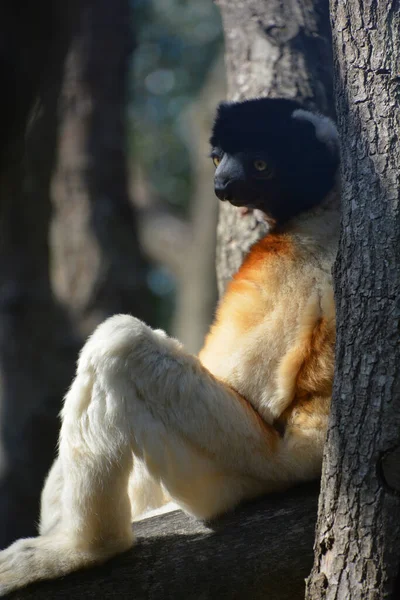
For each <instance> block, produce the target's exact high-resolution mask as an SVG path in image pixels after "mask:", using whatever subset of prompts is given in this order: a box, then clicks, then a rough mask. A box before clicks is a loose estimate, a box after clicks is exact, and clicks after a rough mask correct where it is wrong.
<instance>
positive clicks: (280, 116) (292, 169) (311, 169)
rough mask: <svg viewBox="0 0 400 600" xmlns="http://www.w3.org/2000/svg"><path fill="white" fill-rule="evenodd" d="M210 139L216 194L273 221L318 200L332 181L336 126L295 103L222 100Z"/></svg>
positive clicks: (286, 216) (303, 209)
mask: <svg viewBox="0 0 400 600" xmlns="http://www.w3.org/2000/svg"><path fill="white" fill-rule="evenodd" d="M210 142H211V158H212V160H213V162H214V165H215V167H216V170H215V178H214V190H215V194H216V195H217V197H218V198H219V199H220V200H223V201H228V202H230V203H231V204H233V205H234V206H245V207H248V208H257V209H260V210H262V211H263V212H265V213H266V214H267V215H268V216H269V217H272V219H273V220H274V221H275V222H276V223H277V224H279V223H282V222H285V221H287V220H288V219H290V218H292V217H294V216H296V215H297V214H299V213H301V212H303V211H305V210H308V209H310V208H312V207H313V206H315V205H317V204H319V203H320V202H322V200H323V199H324V198H325V196H326V195H327V193H328V192H329V191H330V190H331V189H332V188H333V186H334V183H335V174H336V170H337V167H338V150H337V133H336V129H335V126H334V124H333V123H332V122H331V121H330V120H328V119H327V118H326V117H322V116H320V115H316V114H314V113H310V112H307V111H304V110H302V109H301V107H300V105H299V104H297V103H296V102H293V101H290V100H282V99H270V98H260V99H255V100H248V101H245V102H238V103H232V104H222V105H220V106H219V108H218V112H217V117H216V120H215V123H214V127H213V132H212V137H211V140H210Z"/></svg>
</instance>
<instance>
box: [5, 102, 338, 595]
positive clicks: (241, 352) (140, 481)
mask: <svg viewBox="0 0 400 600" xmlns="http://www.w3.org/2000/svg"><path fill="white" fill-rule="evenodd" d="M211 146H212V151H211V156H212V160H213V161H214V164H215V166H216V171H215V183H214V185H215V193H216V195H217V196H218V198H220V199H221V200H222V201H228V202H230V203H231V204H233V205H235V206H237V207H242V208H243V207H245V208H246V209H248V210H250V209H257V210H258V211H261V213H262V214H263V215H264V216H265V218H266V219H267V220H268V222H269V227H270V232H269V233H268V234H267V235H266V236H265V237H264V238H263V239H261V240H260V241H259V242H257V243H256V244H255V245H254V246H253V247H252V249H251V250H250V252H249V254H248V255H247V257H246V258H245V260H244V262H243V264H242V266H241V267H240V269H239V270H238V272H237V273H236V275H234V277H233V278H232V280H231V281H230V283H229V284H228V286H227V290H226V293H225V295H224V296H223V298H222V300H221V301H220V303H219V306H218V308H217V311H216V316H215V320H214V323H213V325H212V327H211V330H210V332H209V334H208V336H207V338H206V342H205V345H204V348H203V349H202V351H201V352H200V354H199V357H198V358H197V357H195V356H192V355H190V354H188V353H187V352H185V350H184V349H183V347H182V345H181V344H180V343H179V342H178V341H177V340H175V339H173V338H171V337H168V336H167V335H166V334H165V333H164V332H163V331H160V330H153V329H151V328H150V327H148V326H147V325H145V324H144V323H142V322H141V321H139V320H138V319H136V318H134V317H132V316H128V315H116V316H113V317H111V318H109V319H108V320H106V321H105V322H104V323H102V324H101V325H100V326H99V327H98V328H97V329H96V331H95V332H94V333H93V334H92V335H91V336H90V337H89V339H88V341H87V342H86V344H85V346H84V347H83V349H82V351H81V354H80V357H79V361H78V366H77V372H76V377H75V380H74V381H73V383H72V385H71V388H70V390H69V391H68V393H67V395H66V398H65V403H64V408H63V410H62V427H61V433H60V441H59V453H58V458H57V459H56V461H55V463H54V465H53V467H52V469H51V471H50V474H49V476H48V478H47V481H46V483H45V487H44V490H43V494H42V506H41V520H40V528H39V533H40V534H39V536H38V537H36V538H29V539H22V540H19V541H17V542H15V543H14V544H12V545H11V546H10V547H9V548H8V549H6V550H4V551H3V552H1V553H0V595H4V594H6V593H8V592H9V591H11V590H13V589H16V588H20V587H22V586H25V585H27V584H29V583H31V582H33V581H37V580H40V579H49V578H54V577H59V576H61V575H65V574H66V573H69V572H71V571H74V570H76V569H79V568H82V567H87V566H91V565H95V564H97V563H101V562H102V561H105V560H106V559H108V558H109V557H111V556H113V555H115V554H117V553H119V552H123V551H125V550H127V549H128V548H130V547H131V545H132V544H133V542H134V529H133V530H132V525H131V522H132V516H133V514H132V512H138V511H140V510H142V509H143V508H145V507H146V504H152V505H153V506H154V505H155V504H157V503H159V502H162V501H163V500H164V498H165V497H168V498H171V499H173V500H174V501H175V502H176V503H177V504H178V505H179V506H181V507H182V508H183V509H184V510H185V511H187V512H189V513H191V514H193V515H195V516H196V517H198V518H200V519H209V518H212V517H216V516H217V515H220V514H221V513H224V512H225V511H228V510H230V509H232V508H233V507H235V506H236V505H237V504H238V503H240V502H241V501H243V500H245V499H250V498H253V497H255V496H258V495H261V494H265V493H268V492H271V491H275V490H283V489H285V488H287V487H289V486H291V485H294V484H296V483H298V482H302V481H307V480H311V479H313V478H316V477H318V475H319V473H320V469H321V461H322V450H323V444H324V438H325V433H326V427H327V418H328V413H329V405H330V400H331V390H332V379H333V366H334V344H335V308H334V300H333V292H332V276H331V268H332V264H333V261H334V258H335V254H336V248H337V243H338V232H339V201H340V199H339V193H338V191H337V187H336V177H337V170H338V164H339V153H338V140H337V132H336V128H335V125H334V124H333V122H332V121H330V119H328V118H327V117H324V116H321V115H317V114H314V113H312V112H309V111H307V110H304V109H303V108H302V107H301V106H300V105H299V104H297V103H296V102H294V101H290V100H284V99H268V98H260V99H252V100H247V101H244V102H234V103H223V104H222V105H220V107H219V108H218V111H217V115H216V119H215V123H214V127H213V131H212V137H211ZM132 473H133V476H132ZM132 507H133V510H132Z"/></svg>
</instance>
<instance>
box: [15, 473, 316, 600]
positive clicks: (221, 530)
mask: <svg viewBox="0 0 400 600" xmlns="http://www.w3.org/2000/svg"><path fill="white" fill-rule="evenodd" d="M317 495H318V488H317V486H316V485H315V484H310V485H307V486H303V487H299V488H297V489H295V490H292V491H291V492H290V493H285V494H282V495H276V496H269V497H267V498H264V499H262V500H260V501H258V502H255V503H252V504H249V505H247V506H244V507H242V508H240V509H239V510H237V511H236V512H235V513H233V514H230V515H227V516H225V517H224V518H222V519H219V520H218V521H217V522H215V523H213V524H211V525H205V524H203V523H201V522H199V521H195V520H194V519H193V518H190V517H188V516H186V515H185V514H184V513H182V512H180V511H176V512H173V513H169V514H166V515H163V516H162V517H153V518H151V519H147V520H145V521H142V522H139V523H136V524H135V532H136V535H137V543H136V545H135V547H134V548H133V549H132V550H131V551H130V552H128V553H126V554H124V555H121V556H119V557H117V558H115V559H113V560H112V561H110V562H109V563H107V564H106V565H104V566H102V567H99V568H96V569H91V570H88V571H81V572H79V573H74V574H72V575H70V576H68V577H65V578H63V579H62V580H58V581H51V582H46V583H42V584H39V585H36V586H32V587H30V588H27V589H26V590H23V591H21V592H17V593H15V594H13V595H12V596H10V598H14V599H15V600H28V599H29V600H48V599H49V598H51V599H52V600H66V599H69V598H74V600H83V599H91V598H92V599H93V600H94V599H96V600H97V599H98V598H101V599H102V600H106V599H107V598H109V599H114V598H134V599H135V600H169V599H171V600H179V599H180V598H182V599H184V600H200V599H212V598H214V599H217V598H218V600H223V599H227V600H228V599H229V600H235V599H243V598H251V599H252V600H265V599H266V598H267V599H268V600H302V599H303V597H304V578H305V577H306V575H307V574H308V573H309V570H310V567H311V563H312V545H313V539H314V526H315V514H316V505H317Z"/></svg>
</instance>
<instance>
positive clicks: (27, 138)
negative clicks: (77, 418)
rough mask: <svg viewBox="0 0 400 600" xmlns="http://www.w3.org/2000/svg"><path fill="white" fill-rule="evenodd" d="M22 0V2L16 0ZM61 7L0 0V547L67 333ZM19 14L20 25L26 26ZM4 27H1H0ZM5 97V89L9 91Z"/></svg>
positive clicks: (34, 476)
mask: <svg viewBox="0 0 400 600" xmlns="http://www.w3.org/2000/svg"><path fill="white" fill-rule="evenodd" d="M22 4H24V3H22ZM72 4H73V3H70V4H69V7H68V11H66V10H65V9H64V4H63V5H62V6H61V5H59V4H58V3H56V2H53V3H50V2H43V4H42V5H40V7H37V6H36V7H35V9H34V11H33V14H31V12H32V9H31V8H30V6H29V3H27V4H26V6H24V7H23V8H24V10H21V6H20V5H18V8H14V7H15V4H14V5H13V6H12V3H9V4H6V3H2V6H1V15H2V17H3V18H2V20H1V25H0V27H1V33H2V40H4V39H8V44H7V45H5V46H4V47H2V48H1V64H0V69H2V70H1V73H2V74H3V71H5V72H6V80H7V73H8V74H12V78H11V81H10V85H9V86H8V87H7V86H6V87H5V88H4V89H3V90H2V108H3V109H5V108H6V106H8V112H7V113H6V114H3V113H1V118H2V119H4V121H7V122H8V128H7V135H6V137H5V138H3V137H2V140H1V144H2V148H1V149H2V154H1V160H2V162H1V165H0V386H1V400H0V402H1V423H0V432H1V445H2V456H1V463H2V464H1V475H0V523H1V526H0V547H3V546H6V545H8V544H9V543H10V542H12V541H13V540H14V539H15V538H17V537H23V536H28V535H34V534H35V529H36V527H35V524H36V522H37V519H38V515H39V498H40V491H41V488H42V485H43V479H44V477H45V475H46V473H47V471H48V469H49V466H50V463H51V461H52V457H53V454H54V450H55V446H56V441H57V435H58V429H59V421H58V413H59V410H60V408H61V401H62V398H63V395H64V393H65V392H66V390H67V387H68V385H69V383H70V380H71V377H72V374H73V370H74V363H75V359H76V354H77V343H76V340H75V338H74V336H73V333H72V328H71V325H70V323H69V321H68V318H67V316H66V314H65V313H64V312H63V310H62V308H61V307H60V306H59V305H58V304H57V303H56V302H55V300H54V297H53V294H52V291H51V286H50V279H49V247H48V233H49V232H48V229H49V221H50V216H51V205H50V196H49V185H50V178H51V175H52V171H53V164H54V156H55V149H56V133H57V101H58V92H59V89H60V83H61V75H62V70H63V63H64V58H65V53H66V50H67V47H68V41H69V35H70V29H69V27H70V17H71V11H72ZM27 23H29V27H28V28H27ZM3 34H4V36H3ZM8 95H9V96H10V97H9V96H8Z"/></svg>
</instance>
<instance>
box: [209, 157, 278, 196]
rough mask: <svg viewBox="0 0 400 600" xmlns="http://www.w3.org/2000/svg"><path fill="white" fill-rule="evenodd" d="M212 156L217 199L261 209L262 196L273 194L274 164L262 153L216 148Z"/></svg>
mask: <svg viewBox="0 0 400 600" xmlns="http://www.w3.org/2000/svg"><path fill="white" fill-rule="evenodd" d="M211 157H212V160H213V163H214V165H215V167H216V170H215V176H214V191H215V194H216V196H217V197H218V198H219V199H220V200H225V201H228V202H230V203H231V204H233V205H234V206H247V207H248V208H262V207H263V204H264V202H265V198H268V197H272V196H273V195H275V194H276V190H275V189H274V188H275V187H276V181H277V171H276V166H275V165H273V164H272V161H271V159H270V158H269V157H268V156H267V155H266V153H265V152H261V151H260V152H252V151H249V150H248V151H243V152H235V153H234V154H229V153H228V152H224V151H223V150H222V148H219V147H216V148H213V149H212V152H211Z"/></svg>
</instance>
